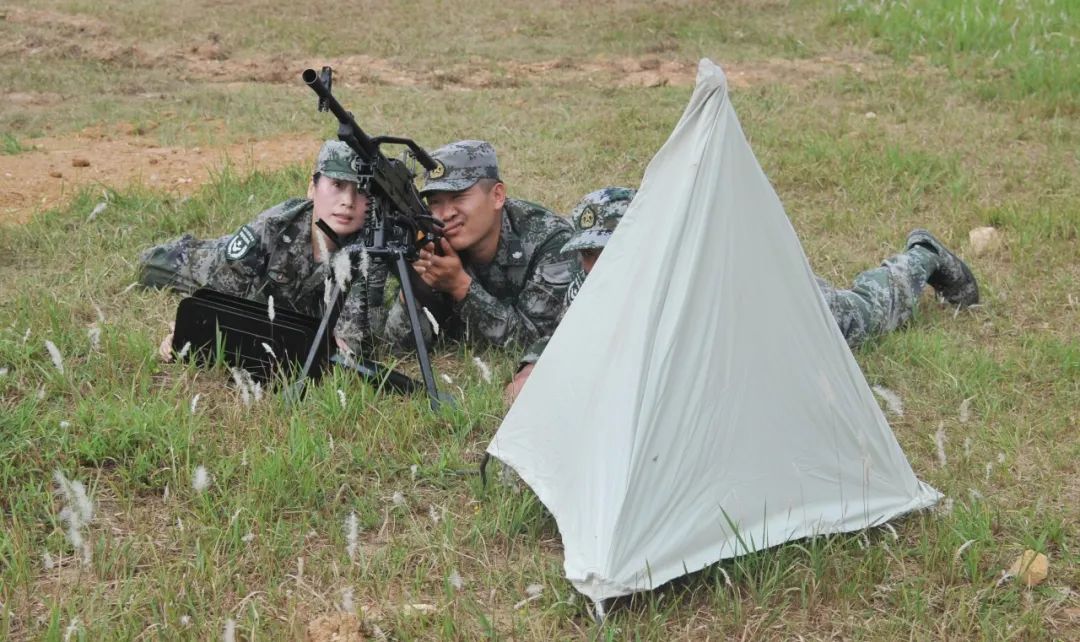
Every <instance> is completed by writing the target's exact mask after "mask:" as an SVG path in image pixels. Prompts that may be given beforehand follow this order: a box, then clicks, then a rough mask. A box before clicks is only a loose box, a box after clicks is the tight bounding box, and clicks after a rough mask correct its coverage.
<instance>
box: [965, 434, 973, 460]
mask: <svg viewBox="0 0 1080 642" xmlns="http://www.w3.org/2000/svg"><path fill="white" fill-rule="evenodd" d="M964 459H971V437H964Z"/></svg>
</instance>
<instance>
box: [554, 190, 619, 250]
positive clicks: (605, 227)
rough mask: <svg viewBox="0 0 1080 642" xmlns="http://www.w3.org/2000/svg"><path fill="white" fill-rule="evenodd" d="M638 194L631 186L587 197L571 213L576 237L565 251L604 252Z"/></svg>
mask: <svg viewBox="0 0 1080 642" xmlns="http://www.w3.org/2000/svg"><path fill="white" fill-rule="evenodd" d="M636 194H637V190H634V189H630V188H629V187H605V188H603V189H598V190H596V191H595V192H591V193H589V194H586V195H585V198H583V199H581V202H580V203H578V204H577V206H576V207H574V211H573V212H571V213H570V216H571V218H572V219H573V221H574V235H573V236H571V237H570V241H569V242H568V243H567V244H566V245H564V246H563V252H576V251H578V250H599V249H602V248H603V247H604V246H605V245H607V242H608V239H610V238H611V235H612V234H613V233H614V232H615V228H616V227H618V225H619V221H621V220H622V217H623V214H626V208H628V207H629V206H630V201H631V200H633V198H634V196H635V195H636Z"/></svg>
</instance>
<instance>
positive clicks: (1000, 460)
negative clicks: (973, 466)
mask: <svg viewBox="0 0 1080 642" xmlns="http://www.w3.org/2000/svg"><path fill="white" fill-rule="evenodd" d="M997 460H998V463H999V464H1004V463H1005V453H1003V452H999V453H998V457H997Z"/></svg>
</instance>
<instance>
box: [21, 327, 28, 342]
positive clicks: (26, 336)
mask: <svg viewBox="0 0 1080 642" xmlns="http://www.w3.org/2000/svg"><path fill="white" fill-rule="evenodd" d="M29 340H30V328H27V329H26V332H23V335H22V342H23V343H26V342H27V341H29Z"/></svg>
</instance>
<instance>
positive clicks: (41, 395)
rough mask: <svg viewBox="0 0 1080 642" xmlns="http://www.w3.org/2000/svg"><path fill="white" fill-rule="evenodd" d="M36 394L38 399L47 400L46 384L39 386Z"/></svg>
mask: <svg viewBox="0 0 1080 642" xmlns="http://www.w3.org/2000/svg"><path fill="white" fill-rule="evenodd" d="M36 396H37V399H38V401H44V400H45V384H41V385H40V386H38V389H37V394H36Z"/></svg>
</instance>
